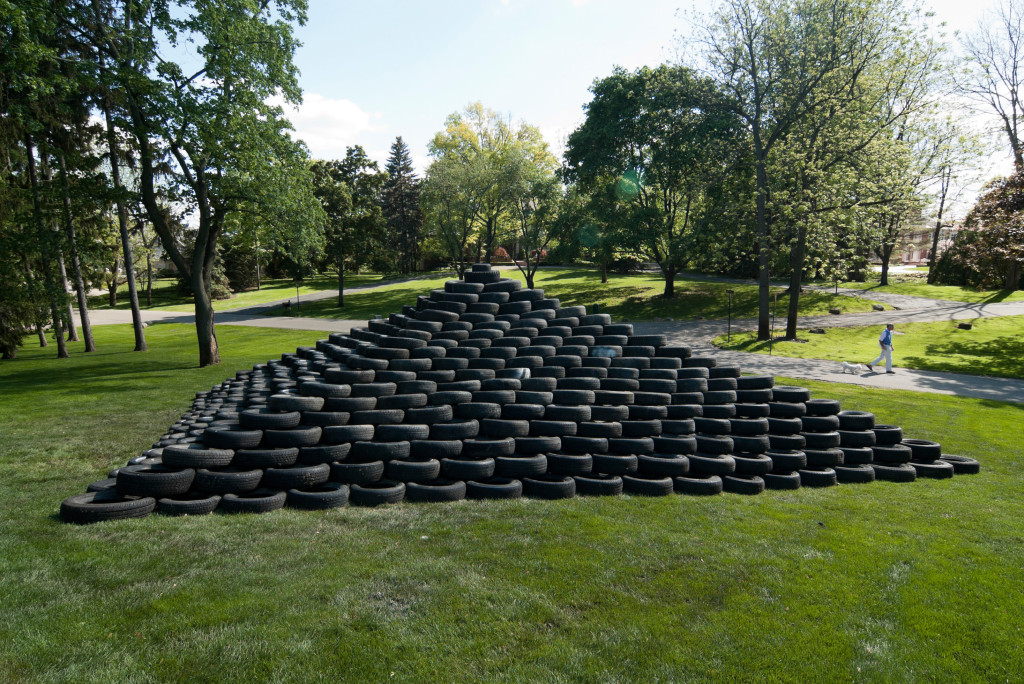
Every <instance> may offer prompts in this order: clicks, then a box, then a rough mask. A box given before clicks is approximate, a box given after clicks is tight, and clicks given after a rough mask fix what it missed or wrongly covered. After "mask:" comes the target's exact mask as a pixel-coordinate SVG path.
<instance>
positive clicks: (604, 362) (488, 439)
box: [61, 264, 977, 523]
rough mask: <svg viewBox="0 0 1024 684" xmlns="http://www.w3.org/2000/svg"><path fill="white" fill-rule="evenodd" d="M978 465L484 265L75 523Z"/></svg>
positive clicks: (162, 450) (76, 514)
mask: <svg viewBox="0 0 1024 684" xmlns="http://www.w3.org/2000/svg"><path fill="white" fill-rule="evenodd" d="M958 459H959V460H958ZM976 469H977V462H972V461H971V460H970V459H961V458H960V457H943V456H942V454H941V448H940V447H939V445H938V444H936V443H934V442H925V441H922V440H903V438H902V433H901V432H900V431H899V428H896V427H892V426H881V425H875V424H874V416H871V414H865V413H861V412H855V411H841V410H840V407H839V403H838V402H836V401H833V400H823V399H811V397H810V393H809V392H808V391H807V390H806V389H803V388H791V387H790V388H787V387H776V386H774V378H772V377H771V376H765V375H755V376H743V375H741V373H740V369H739V368H735V367H719V366H717V365H716V363H715V360H714V359H713V358H706V357H695V356H693V355H692V354H691V350H690V349H689V348H687V347H678V346H671V345H669V344H668V343H667V340H666V339H665V337H664V336H662V335H635V334H634V331H633V327H632V325H629V324H613V323H612V321H611V318H610V317H609V316H608V315H606V314H596V315H588V314H587V312H586V309H585V308H584V307H581V306H571V307H563V306H561V303H560V302H559V301H558V300H557V299H553V298H548V297H546V296H545V294H544V292H543V290H539V289H522V288H521V283H520V282H519V281H518V280H512V279H505V278H502V277H501V274H500V273H499V272H498V271H495V270H492V269H491V268H490V266H489V265H487V264H478V265H475V266H474V267H473V270H472V271H469V272H467V273H466V275H465V279H464V280H452V281H448V282H447V283H446V285H445V287H444V289H443V290H442V289H438V290H431V291H430V293H429V294H428V295H426V296H423V297H419V298H418V300H417V303H416V305H415V306H406V307H404V308H403V310H402V312H401V313H400V314H393V315H391V316H389V317H388V318H387V319H376V320H371V321H368V322H367V325H366V327H360V328H354V329H353V330H351V331H350V332H349V333H347V334H342V333H334V334H332V335H330V337H329V338H328V339H326V340H320V341H318V342H317V343H316V346H315V347H300V348H299V349H297V350H296V351H295V353H288V354H283V355H282V357H281V359H279V360H273V361H269V362H268V363H266V364H260V365H258V366H256V367H254V368H253V369H252V370H249V371H239V372H238V373H237V374H236V375H235V377H234V378H232V379H230V380H226V381H225V382H223V383H221V384H219V385H217V386H215V387H213V388H212V389H211V390H209V391H206V392H199V393H198V394H197V395H196V398H195V400H194V401H193V403H192V407H191V410H190V411H188V412H187V413H185V415H183V416H182V418H181V419H180V420H179V421H178V422H177V423H175V424H174V425H172V426H171V427H170V429H169V430H168V431H167V432H166V433H165V434H164V435H162V436H161V437H160V438H159V439H158V440H157V441H156V443H155V444H154V445H153V448H151V449H149V450H147V451H146V452H145V453H143V454H142V455H140V456H139V457H137V458H135V459H132V461H131V462H129V464H128V465H126V466H125V467H123V468H119V469H117V470H115V471H112V472H111V473H110V474H109V477H108V478H107V479H105V480H100V481H98V482H94V483H92V484H91V485H89V491H88V492H87V493H85V494H82V495H78V496H73V497H71V498H69V499H67V500H65V501H64V502H63V504H62V505H61V514H62V517H63V518H64V520H67V521H69V522H80V523H85V522H95V521H99V520H108V519H117V518H126V517H141V516H145V515H148V514H149V513H151V512H152V511H154V510H157V511H160V512H162V513H165V514H168V515H185V514H193V515H194V514H203V513H210V512H212V511H214V510H218V511H223V512H268V511H272V510H276V509H279V508H282V507H284V506H289V507H292V508H301V509H327V508H334V507H339V506H345V505H346V504H348V503H352V504H354V505H366V506H372V505H380V504H388V503H397V502H400V501H403V500H409V501H458V500H461V499H465V498H470V499H503V498H517V497H521V496H527V497H533V498H543V499H563V498H571V497H573V496H577V495H617V494H620V493H623V492H625V493H628V494H634V495H644V496H663V495H668V494H670V493H672V492H673V491H675V492H679V493H685V494H696V495H704V494H717V493H720V492H722V491H730V492H735V493H739V494H758V493H760V492H762V491H763V490H764V489H765V488H766V487H768V488H777V489H796V488H799V487H800V486H801V484H802V485H804V486H828V485H834V484H836V483H837V482H865V481H870V480H871V479H874V477H877V478H878V479H887V480H892V481H898V482H902V481H912V480H914V479H915V478H916V477H917V476H921V477H948V476H951V475H952V474H953V473H954V472H972V471H976Z"/></svg>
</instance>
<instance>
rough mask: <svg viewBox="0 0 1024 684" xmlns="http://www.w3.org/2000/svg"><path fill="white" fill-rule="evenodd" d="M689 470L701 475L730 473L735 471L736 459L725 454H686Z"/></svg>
mask: <svg viewBox="0 0 1024 684" xmlns="http://www.w3.org/2000/svg"><path fill="white" fill-rule="evenodd" d="M687 458H688V459H690V472H691V473H696V474H702V475H732V474H733V473H734V472H736V461H735V459H733V457H732V456H729V455H727V454H709V453H699V454H690V455H689V456H687Z"/></svg>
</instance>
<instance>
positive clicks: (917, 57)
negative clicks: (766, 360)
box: [703, 0, 933, 339]
mask: <svg viewBox="0 0 1024 684" xmlns="http://www.w3.org/2000/svg"><path fill="white" fill-rule="evenodd" d="M915 24H916V22H914V21H912V17H910V16H908V14H907V13H906V12H904V11H903V9H902V7H901V2H900V0H882V1H880V2H879V1H874V0H726V1H725V2H724V4H723V6H722V8H721V9H720V10H719V11H718V12H717V13H715V14H714V15H713V19H712V20H711V21H710V22H709V23H708V24H707V25H706V26H705V27H704V37H703V42H704V46H705V50H706V57H707V62H708V68H709V70H710V72H711V73H712V75H713V77H714V79H715V80H716V81H717V82H718V83H719V85H720V86H721V87H722V88H723V89H724V90H725V91H726V92H727V93H728V95H729V101H730V102H732V104H733V107H734V111H735V113H736V115H737V116H738V117H739V118H740V119H741V120H742V121H743V124H744V127H745V129H746V132H747V135H748V138H747V139H748V140H749V143H748V144H749V153H750V156H751V158H752V163H753V166H754V180H755V190H756V192H755V222H756V226H757V252H758V338H759V339H767V338H768V336H769V291H770V282H769V279H770V267H771V257H772V249H773V246H774V245H775V243H776V242H777V241H778V239H779V237H780V236H778V235H776V234H775V231H774V230H773V228H774V224H775V223H776V220H777V218H778V217H777V215H776V212H775V211H774V210H773V193H774V192H776V190H777V188H776V187H775V186H776V185H778V182H777V179H774V178H773V177H772V172H773V171H776V170H778V169H785V168H788V167H787V166H786V165H784V164H778V163H773V159H774V157H775V156H776V155H777V154H778V150H779V148H781V147H782V146H783V145H784V144H786V143H787V142H788V141H789V139H790V137H791V136H793V135H800V134H803V135H807V134H808V133H810V132H811V131H813V128H814V127H813V126H808V125H807V124H808V122H812V123H813V122H815V121H820V120H822V118H823V117H825V118H829V117H831V116H832V115H833V114H841V113H843V112H845V111H846V110H847V108H848V107H849V106H850V105H851V104H852V103H851V98H852V99H853V101H854V102H857V103H860V106H863V105H864V103H870V102H872V101H877V102H879V103H882V102H885V101H887V97H889V96H890V95H895V94H896V93H897V92H899V91H900V90H902V89H906V88H908V87H911V88H913V87H916V83H918V82H919V81H920V80H921V74H922V73H926V72H927V71H928V70H930V69H931V68H933V64H931V63H930V60H929V51H928V49H927V45H926V43H927V41H926V40H925V39H917V38H916V37H915V29H916V26H915ZM872 81H874V82H873V83H871V82H872ZM867 85H870V86H871V87H870V88H865V86H867ZM865 98H866V99H865ZM890 101H892V102H895V100H890ZM861 111H862V112H863V110H861ZM866 113H868V114H871V112H870V111H868V112H866ZM893 113H895V110H894V112H893ZM858 118H860V117H858ZM885 118H886V117H884V116H881V117H878V116H876V117H875V118H874V120H875V125H874V130H875V131H876V134H877V133H879V132H881V131H883V130H885V128H886V126H887V125H888V124H885ZM891 121H892V119H890V123H891ZM801 129H803V130H802V131H801ZM858 137H859V138H860V140H859V142H858V143H856V145H855V146H854V147H857V146H863V145H866V144H867V143H868V142H870V140H871V135H868V136H866V137H865V136H858ZM804 147H805V150H806V151H807V152H809V153H812V154H813V153H814V152H815V151H816V150H817V148H816V146H808V145H805V146H804ZM774 206H775V207H778V206H779V203H778V202H774Z"/></svg>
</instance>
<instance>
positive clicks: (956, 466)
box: [940, 454, 981, 475]
mask: <svg viewBox="0 0 1024 684" xmlns="http://www.w3.org/2000/svg"><path fill="white" fill-rule="evenodd" d="M940 460H942V461H946V462H947V463H951V464H953V472H955V473H956V474H957V475H977V474H978V473H980V472H981V464H980V463H979V462H978V461H976V460H975V459H973V458H969V457H967V456H957V455H956V454H943V455H942V457H941V459H940Z"/></svg>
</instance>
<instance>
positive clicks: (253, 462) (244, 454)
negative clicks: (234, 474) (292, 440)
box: [231, 447, 299, 470]
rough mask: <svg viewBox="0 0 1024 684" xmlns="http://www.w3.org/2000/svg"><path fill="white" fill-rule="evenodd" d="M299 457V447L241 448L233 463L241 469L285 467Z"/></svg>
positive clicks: (292, 463)
mask: <svg viewBox="0 0 1024 684" xmlns="http://www.w3.org/2000/svg"><path fill="white" fill-rule="evenodd" d="M298 459H299V450H298V448H297V447H291V448H288V449H239V450H238V451H236V452H235V458H234V459H233V460H232V461H231V465H233V466H234V467H236V468H239V469H241V470H252V469H253V468H261V469H262V468H284V467H287V466H290V465H294V464H295V463H296V462H297V461H298Z"/></svg>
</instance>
